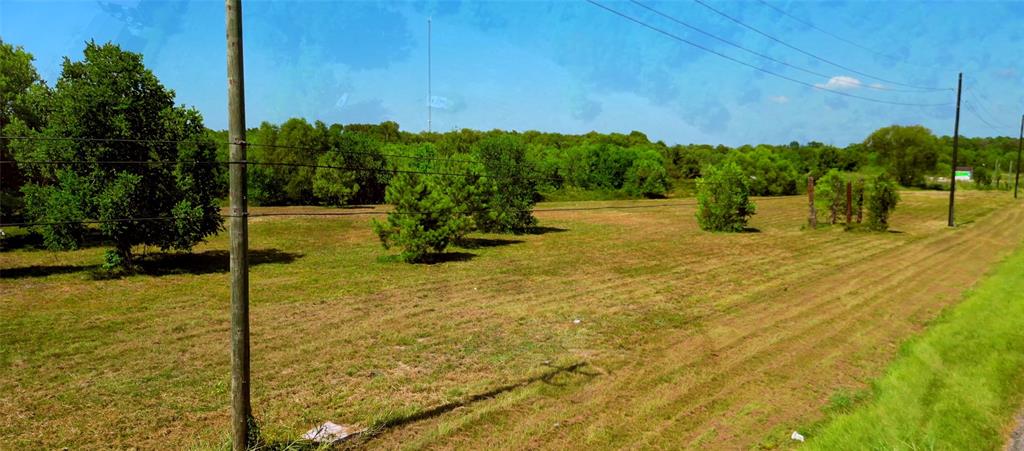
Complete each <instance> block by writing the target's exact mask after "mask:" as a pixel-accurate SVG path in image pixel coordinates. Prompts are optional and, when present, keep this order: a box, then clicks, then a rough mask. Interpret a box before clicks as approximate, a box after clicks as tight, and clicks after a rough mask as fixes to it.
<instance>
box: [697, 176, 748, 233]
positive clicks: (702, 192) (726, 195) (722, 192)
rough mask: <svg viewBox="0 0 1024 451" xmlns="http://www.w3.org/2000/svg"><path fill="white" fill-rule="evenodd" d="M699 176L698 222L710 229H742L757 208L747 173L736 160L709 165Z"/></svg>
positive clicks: (733, 230)
mask: <svg viewBox="0 0 1024 451" xmlns="http://www.w3.org/2000/svg"><path fill="white" fill-rule="evenodd" d="M702 172H703V174H704V177H702V178H699V179H697V222H698V224H700V228H701V229H703V230H710V231H721V232H741V231H743V229H744V228H746V226H747V220H748V219H749V218H750V216H753V215H754V213H755V212H756V207H755V205H754V203H753V202H751V201H750V187H749V186H748V185H747V177H746V175H744V174H743V171H741V170H740V167H739V166H738V165H736V163H732V162H727V163H725V164H723V165H721V166H708V167H706V168H704V170H703V171H702Z"/></svg>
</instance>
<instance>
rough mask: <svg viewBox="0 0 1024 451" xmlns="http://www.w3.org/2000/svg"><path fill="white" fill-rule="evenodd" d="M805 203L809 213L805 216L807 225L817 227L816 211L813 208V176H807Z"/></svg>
mask: <svg viewBox="0 0 1024 451" xmlns="http://www.w3.org/2000/svg"><path fill="white" fill-rule="evenodd" d="M807 205H808V207H809V213H808V216H807V226H808V227H810V228H812V229H816V228H818V212H817V210H815V209H814V177H813V176H807Z"/></svg>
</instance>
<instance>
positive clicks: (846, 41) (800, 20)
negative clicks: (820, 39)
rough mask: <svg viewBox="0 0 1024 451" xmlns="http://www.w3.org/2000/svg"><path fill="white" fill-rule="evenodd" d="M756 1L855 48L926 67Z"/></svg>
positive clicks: (760, 0) (763, 0)
mask: <svg viewBox="0 0 1024 451" xmlns="http://www.w3.org/2000/svg"><path fill="white" fill-rule="evenodd" d="M757 1H758V3H760V4H762V5H764V6H767V7H769V8H771V9H773V10H775V11H777V12H778V13H779V14H782V15H783V16H786V17H788V18H790V19H792V20H794V21H796V22H798V23H800V24H803V25H805V26H807V27H810V28H812V29H814V30H817V31H819V32H821V33H823V34H825V35H827V36H829V37H832V38H833V39H836V40H838V41H842V42H844V43H846V44H849V45H852V46H854V47H857V48H859V49H861V50H865V51H867V52H869V53H873V54H875V55H878V56H881V57H883V58H887V59H890V60H892V61H898V62H901V63H903V64H908V65H911V66H916V67H927V66H923V65H920V64H915V63H912V62H910V61H907V60H905V59H902V58H900V57H898V56H895V55H889V54H886V53H882V52H879V51H877V50H875V49H872V48H870V47H868V46H865V45H861V44H858V43H856V42H854V41H851V40H849V39H846V38H844V37H842V36H839V35H837V34H835V33H832V32H830V31H828V30H826V29H824V28H821V27H819V26H817V25H814V24H813V23H811V22H809V21H807V20H804V19H801V18H799V17H796V16H794V15H793V14H790V13H789V12H786V11H785V10H783V9H782V8H779V7H777V6H775V5H772V4H770V3H768V2H766V1H765V0H757Z"/></svg>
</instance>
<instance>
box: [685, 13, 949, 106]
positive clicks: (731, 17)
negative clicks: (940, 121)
mask: <svg viewBox="0 0 1024 451" xmlns="http://www.w3.org/2000/svg"><path fill="white" fill-rule="evenodd" d="M693 1H695V2H697V3H698V4H700V5H701V6H703V7H705V8H707V9H709V10H711V11H712V12H714V13H716V14H718V15H720V16H722V17H725V18H726V19H729V20H730V21H732V22H734V23H736V24H737V25H739V26H741V27H744V28H746V29H748V30H751V31H753V32H755V33H757V34H760V35H761V36H764V37H766V38H768V39H770V40H772V41H774V42H777V43H779V44H781V45H783V46H785V47H788V48H790V49H793V50H795V51H797V52H800V53H802V54H804V55H807V56H809V57H811V58H814V59H816V60H818V61H821V62H823V63H826V64H829V65H832V66H835V67H838V68H840V69H843V70H846V71H850V72H852V73H855V74H857V75H860V76H863V77H867V78H872V79H875V80H878V81H882V82H885V83H889V84H893V85H897V86H903V87H907V88H916V89H920V90H921V91H952V90H953V88H937V87H927V86H917V85H912V84H907V83H900V82H897V81H892V80H888V79H885V78H882V77H878V76H876V75H871V74H869V73H866V72H862V71H859V70H856V69H853V68H851V67H848V66H844V65H842V64H839V63H836V62H834V61H831V60H829V59H828V58H825V57H822V56H818V55H816V54H814V53H811V52H808V51H806V50H803V49H801V48H799V47H797V46H795V45H792V44H790V43H788V42H785V41H783V40H781V39H779V38H776V37H775V36H772V35H770V34H768V33H766V32H764V31H761V30H760V29H758V28H755V27H753V26H751V25H748V24H747V23H745V22H743V21H741V20H739V19H737V18H735V17H733V16H730V15H729V14H726V13H725V12H723V11H720V10H718V9H716V8H715V7H713V6H711V5H709V4H707V3H706V2H704V1H703V0H693Z"/></svg>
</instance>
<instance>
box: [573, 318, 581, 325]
mask: <svg viewBox="0 0 1024 451" xmlns="http://www.w3.org/2000/svg"><path fill="white" fill-rule="evenodd" d="M581 322H582V321H580V319H579V318H576V319H574V320H572V323H573V324H579V323H581Z"/></svg>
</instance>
